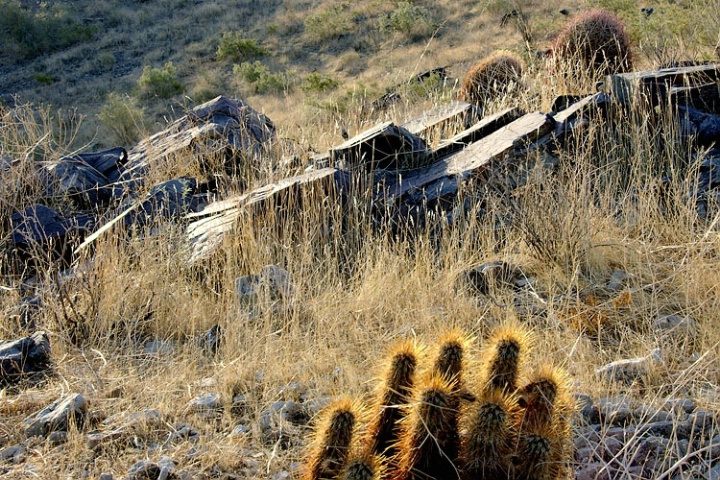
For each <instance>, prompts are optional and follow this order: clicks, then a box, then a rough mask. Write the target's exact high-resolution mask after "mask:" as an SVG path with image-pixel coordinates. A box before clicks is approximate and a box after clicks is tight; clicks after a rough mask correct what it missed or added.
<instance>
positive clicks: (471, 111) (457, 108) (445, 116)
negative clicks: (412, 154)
mask: <svg viewBox="0 0 720 480" xmlns="http://www.w3.org/2000/svg"><path fill="white" fill-rule="evenodd" d="M479 116H480V112H479V110H478V108H477V107H476V106H475V105H473V104H471V103H467V102H460V101H457V100H454V101H452V102H450V103H447V104H445V105H440V106H438V107H435V108H433V109H431V110H428V111H426V112H423V113H422V114H421V115H419V116H417V117H415V118H413V119H411V120H408V121H407V122H405V123H403V124H402V125H400V126H401V127H403V128H404V129H406V130H407V131H408V132H410V133H412V134H414V135H419V136H424V135H426V134H427V133H428V131H429V130H432V129H434V128H441V127H443V126H446V125H448V124H453V123H454V124H456V125H462V128H463V129H466V128H469V127H470V125H472V124H473V123H475V121H476V120H477V118H478V117H479Z"/></svg>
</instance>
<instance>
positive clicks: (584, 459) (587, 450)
mask: <svg viewBox="0 0 720 480" xmlns="http://www.w3.org/2000/svg"><path fill="white" fill-rule="evenodd" d="M594 455H595V448H593V447H583V448H580V449H578V450H576V451H575V461H576V462H577V463H579V464H581V465H582V464H586V463H590V460H592V459H593V456H594Z"/></svg>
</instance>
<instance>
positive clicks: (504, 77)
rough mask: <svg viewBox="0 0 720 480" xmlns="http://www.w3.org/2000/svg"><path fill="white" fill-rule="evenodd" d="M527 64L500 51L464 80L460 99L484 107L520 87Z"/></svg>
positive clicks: (479, 63) (479, 64)
mask: <svg viewBox="0 0 720 480" xmlns="http://www.w3.org/2000/svg"><path fill="white" fill-rule="evenodd" d="M524 71H525V64H524V62H523V61H522V59H521V58H520V57H519V56H517V55H516V54H514V53H512V52H509V51H507V50H498V51H496V52H493V53H491V54H490V55H488V56H487V57H485V58H483V59H482V60H480V61H479V62H478V63H476V64H475V65H473V66H472V67H471V68H470V70H469V71H468V73H467V74H466V75H465V77H464V78H463V81H462V83H461V85H460V91H459V93H458V99H459V100H461V101H464V102H468V103H472V104H474V105H477V106H478V107H481V108H482V107H483V106H484V105H485V103H487V102H488V101H489V100H492V99H493V98H498V97H501V96H502V95H504V94H506V93H507V92H508V91H509V90H510V89H511V87H512V86H513V85H514V86H518V85H520V82H521V78H522V76H523V73H524Z"/></svg>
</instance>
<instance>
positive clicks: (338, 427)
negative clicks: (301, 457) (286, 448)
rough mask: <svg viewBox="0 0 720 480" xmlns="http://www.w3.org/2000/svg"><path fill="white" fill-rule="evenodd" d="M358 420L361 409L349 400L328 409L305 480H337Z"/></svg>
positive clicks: (314, 446) (311, 453) (317, 432)
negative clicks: (333, 479) (334, 479)
mask: <svg viewBox="0 0 720 480" xmlns="http://www.w3.org/2000/svg"><path fill="white" fill-rule="evenodd" d="M357 419H358V407H357V406H356V405H355V404H354V403H353V401H352V400H351V399H350V398H347V397H343V398H340V399H339V400H336V401H335V402H333V403H332V404H331V405H330V406H329V407H328V408H327V409H326V410H325V412H324V417H323V418H322V419H321V420H320V422H318V428H317V431H316V433H315V442H314V445H313V446H312V449H311V452H310V455H309V460H308V462H307V470H306V472H305V475H304V479H305V480H320V479H332V478H337V476H338V474H339V473H340V471H341V470H342V468H343V467H344V465H345V463H346V460H347V457H348V453H349V451H350V447H351V443H352V440H353V434H354V432H355V425H356V423H357Z"/></svg>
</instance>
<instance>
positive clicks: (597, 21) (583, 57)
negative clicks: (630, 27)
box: [553, 9, 632, 75]
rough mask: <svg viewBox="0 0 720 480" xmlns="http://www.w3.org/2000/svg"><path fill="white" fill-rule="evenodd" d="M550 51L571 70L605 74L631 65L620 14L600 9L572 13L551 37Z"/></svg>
mask: <svg viewBox="0 0 720 480" xmlns="http://www.w3.org/2000/svg"><path fill="white" fill-rule="evenodd" d="M553 51H554V53H555V55H556V57H557V58H558V59H560V60H562V61H564V62H565V63H566V64H567V65H568V66H569V67H570V69H571V70H573V69H574V68H575V67H580V68H583V69H589V70H591V71H592V72H594V73H597V74H600V75H605V74H610V73H618V72H627V71H629V70H631V69H632V54H631V51H630V38H629V37H628V34H627V32H626V31H625V26H624V24H623V22H622V20H620V18H619V17H618V16H617V15H615V14H613V13H610V12H607V11H605V10H602V9H593V10H589V11H587V12H583V13H581V14H579V15H577V16H576V17H574V18H573V19H572V20H570V22H569V23H568V24H567V25H566V26H565V28H564V29H563V30H562V31H561V32H560V34H559V35H558V36H557V38H556V39H555V43H554V47H553Z"/></svg>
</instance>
